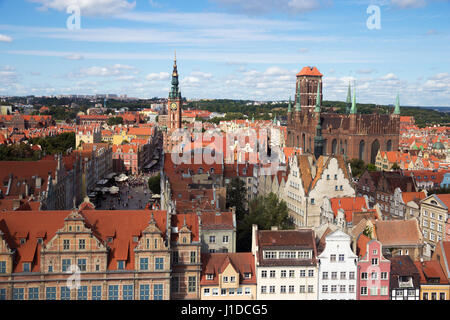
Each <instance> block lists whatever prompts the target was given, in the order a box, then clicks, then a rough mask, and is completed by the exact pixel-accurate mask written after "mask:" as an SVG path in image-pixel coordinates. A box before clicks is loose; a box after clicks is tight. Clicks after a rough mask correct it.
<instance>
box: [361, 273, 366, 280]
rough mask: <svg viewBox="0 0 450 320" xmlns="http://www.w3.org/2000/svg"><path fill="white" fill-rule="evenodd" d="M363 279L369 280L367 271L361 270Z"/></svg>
mask: <svg viewBox="0 0 450 320" xmlns="http://www.w3.org/2000/svg"><path fill="white" fill-rule="evenodd" d="M361 279H362V280H367V279H368V275H367V272H361Z"/></svg>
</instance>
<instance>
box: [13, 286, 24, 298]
mask: <svg viewBox="0 0 450 320" xmlns="http://www.w3.org/2000/svg"><path fill="white" fill-rule="evenodd" d="M24 290H25V289H24V288H14V289H13V300H23V299H24V294H23V292H24Z"/></svg>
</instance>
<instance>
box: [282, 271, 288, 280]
mask: <svg viewBox="0 0 450 320" xmlns="http://www.w3.org/2000/svg"><path fill="white" fill-rule="evenodd" d="M286 274H287V273H286V270H281V278H286Z"/></svg>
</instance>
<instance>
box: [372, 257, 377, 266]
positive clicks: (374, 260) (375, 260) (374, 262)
mask: <svg viewBox="0 0 450 320" xmlns="http://www.w3.org/2000/svg"><path fill="white" fill-rule="evenodd" d="M372 265H373V266H375V265H378V258H373V259H372Z"/></svg>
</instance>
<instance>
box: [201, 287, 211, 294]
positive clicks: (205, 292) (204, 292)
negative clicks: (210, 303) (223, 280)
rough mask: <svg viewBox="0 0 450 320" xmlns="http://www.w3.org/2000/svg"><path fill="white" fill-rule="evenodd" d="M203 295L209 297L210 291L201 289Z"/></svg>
mask: <svg viewBox="0 0 450 320" xmlns="http://www.w3.org/2000/svg"><path fill="white" fill-rule="evenodd" d="M203 295H204V296H209V295H210V290H209V288H205V289H203Z"/></svg>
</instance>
